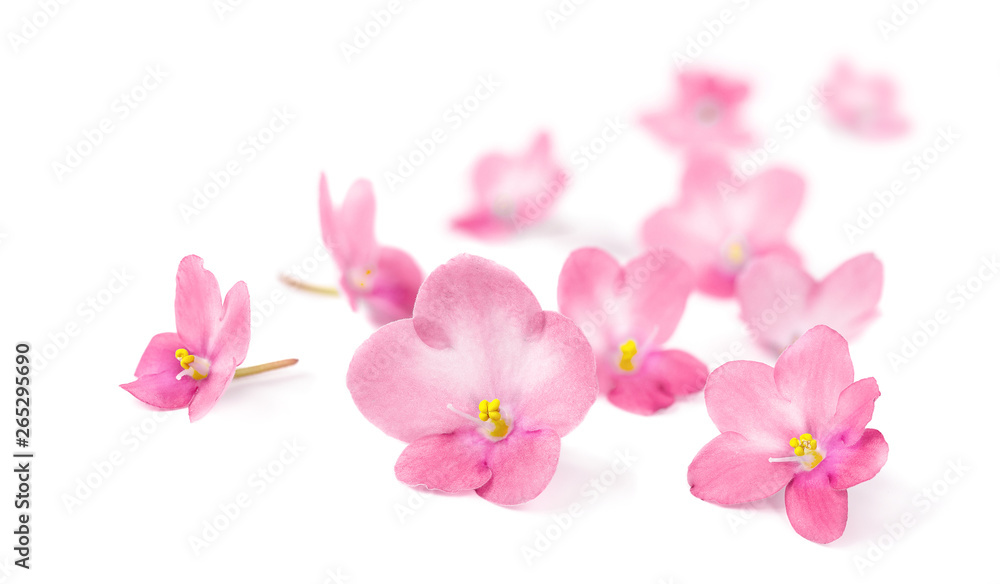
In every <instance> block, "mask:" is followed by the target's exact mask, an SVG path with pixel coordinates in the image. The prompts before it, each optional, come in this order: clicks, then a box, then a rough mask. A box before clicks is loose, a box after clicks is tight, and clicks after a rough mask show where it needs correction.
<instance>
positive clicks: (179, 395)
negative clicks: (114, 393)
mask: <svg viewBox="0 0 1000 584" xmlns="http://www.w3.org/2000/svg"><path fill="white" fill-rule="evenodd" d="M174 362H175V363H177V360H176V359H175V360H174ZM179 368H180V365H179V364H178V369H179ZM176 376H177V372H176V371H163V372H161V373H150V374H147V375H142V376H140V377H139V379H136V380H135V381H133V382H131V383H124V384H122V385H121V388H122V389H124V390H125V391H127V392H129V393H131V394H132V395H134V396H135V397H137V398H139V400H140V401H142V402H145V403H147V404H149V405H151V406H153V407H156V408H162V409H164V410H176V409H177V408H183V407H184V406H186V405H188V403H190V402H191V398H192V396H194V393H195V390H196V389H197V387H196V385H195V382H194V381H192V380H191V378H190V377H186V376H185V377H182V378H180V379H179V380H178V379H176Z"/></svg>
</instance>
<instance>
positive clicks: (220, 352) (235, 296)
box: [209, 281, 250, 365]
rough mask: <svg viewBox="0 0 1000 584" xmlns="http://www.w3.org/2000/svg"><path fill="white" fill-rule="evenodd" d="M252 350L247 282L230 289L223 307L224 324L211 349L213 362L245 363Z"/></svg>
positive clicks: (213, 340)
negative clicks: (249, 351) (248, 353)
mask: <svg viewBox="0 0 1000 584" xmlns="http://www.w3.org/2000/svg"><path fill="white" fill-rule="evenodd" d="M249 348H250V292H249V291H248V290H247V285H246V283H245V282H242V281H240V282H237V283H236V284H234V285H233V287H232V288H230V289H229V292H228V293H227V294H226V300H225V302H224V303H223V305H222V322H221V323H220V324H219V325H218V328H217V332H216V333H215V335H214V337H213V339H212V347H211V348H210V349H209V355H210V357H209V358H210V360H211V361H213V362H214V361H216V360H220V361H222V362H223V363H227V362H229V361H234V362H235V363H236V365H240V364H241V363H243V360H244V359H246V357H247V350H248V349H249Z"/></svg>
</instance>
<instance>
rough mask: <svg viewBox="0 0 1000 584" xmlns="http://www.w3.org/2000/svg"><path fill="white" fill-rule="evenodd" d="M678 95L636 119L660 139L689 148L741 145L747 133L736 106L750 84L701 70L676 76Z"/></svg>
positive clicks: (748, 138) (702, 150)
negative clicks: (670, 101) (663, 105)
mask: <svg viewBox="0 0 1000 584" xmlns="http://www.w3.org/2000/svg"><path fill="white" fill-rule="evenodd" d="M677 83H678V95H677V97H676V98H675V100H674V102H673V103H671V104H669V105H667V106H665V107H664V109H662V110H661V111H658V112H650V113H647V114H644V115H643V116H642V117H641V119H640V121H641V123H642V124H643V125H644V126H646V128H647V129H648V130H649V131H650V132H652V133H653V135H655V136H656V137H657V138H659V139H660V140H661V141H663V142H665V143H667V144H669V145H671V146H676V147H678V148H682V149H684V150H688V151H693V152H705V151H717V150H725V149H731V148H737V147H740V146H745V145H747V144H749V143H750V139H751V136H750V133H749V132H747V131H746V130H745V129H744V128H743V122H742V119H741V113H740V108H741V106H742V104H743V101H744V100H745V99H746V97H747V95H748V94H749V93H750V88H749V86H747V84H746V83H743V82H742V81H736V80H732V79H726V78H724V77H720V76H717V75H712V74H709V73H704V72H686V73H681V74H679V75H678V76H677Z"/></svg>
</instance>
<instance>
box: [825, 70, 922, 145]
mask: <svg viewBox="0 0 1000 584" xmlns="http://www.w3.org/2000/svg"><path fill="white" fill-rule="evenodd" d="M824 89H825V93H826V94H827V97H826V109H827V111H828V112H829V113H830V117H831V119H832V120H833V122H834V123H836V124H837V125H838V126H840V127H842V128H844V129H846V130H848V131H849V132H853V133H854V134H857V135H858V136H861V137H865V138H872V139H883V138H895V137H897V136H900V135H902V134H905V133H906V131H907V129H909V123H908V122H907V121H906V118H904V117H903V115H902V114H901V113H899V111H898V110H897V109H896V87H895V86H894V85H893V83H892V81H891V80H890V79H889V78H888V77H884V76H879V75H872V76H867V77H865V76H861V75H859V74H858V73H857V72H856V71H855V70H854V69H853V68H852V67H851V66H850V65H849V64H847V63H846V62H841V63H838V64H837V66H836V67H835V68H834V70H833V74H832V75H831V77H830V80H829V81H828V82H827V83H826V85H825V87H824Z"/></svg>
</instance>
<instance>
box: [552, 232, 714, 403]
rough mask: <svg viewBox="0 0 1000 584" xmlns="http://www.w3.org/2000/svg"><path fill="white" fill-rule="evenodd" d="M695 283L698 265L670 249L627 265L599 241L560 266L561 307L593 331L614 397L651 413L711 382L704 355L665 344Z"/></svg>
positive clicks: (604, 383)
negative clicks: (693, 266)
mask: <svg viewBox="0 0 1000 584" xmlns="http://www.w3.org/2000/svg"><path fill="white" fill-rule="evenodd" d="M693 289H694V275H693V274H692V273H691V269H690V268H688V267H687V266H686V265H685V264H684V263H683V262H681V261H680V260H678V259H677V258H675V257H674V256H672V255H670V254H669V253H665V252H662V251H650V252H646V253H645V254H643V255H641V256H639V257H637V258H635V259H634V260H632V261H630V262H629V263H628V264H626V265H625V267H624V268H623V267H621V266H619V265H618V262H617V261H615V259H614V258H613V257H611V256H610V255H609V254H608V253H606V252H604V251H602V250H599V249H595V248H584V249H578V250H576V251H574V252H573V253H572V254H570V256H569V258H568V259H567V260H566V264H565V265H563V268H562V272H561V273H560V274H559V292H558V294H559V311H560V312H562V313H563V314H565V315H566V316H568V317H570V318H571V319H573V322H575V323H576V324H577V325H578V326H579V327H580V328H581V329H582V330H583V332H584V334H585V335H587V339H588V340H589V341H590V345H591V346H592V347H593V350H594V355H595V356H596V358H597V376H598V379H599V380H600V385H601V390H602V391H604V392H605V393H607V394H608V399H609V400H610V401H611V403H613V404H615V405H616V406H618V407H620V408H622V409H624V410H627V411H629V412H632V413H636V414H642V415H647V416H648V415H650V414H653V413H656V412H657V411H659V410H662V409H663V408H666V407H667V406H669V405H670V404H672V403H674V399H675V398H676V397H677V396H679V395H685V394H689V393H694V392H697V391H700V390H701V388H702V387H703V386H704V385H705V377H706V376H707V375H708V370H707V369H706V367H705V365H704V364H703V363H702V362H700V361H698V360H697V359H695V358H694V357H692V356H691V355H689V354H687V353H685V352H683V351H677V350H662V349H660V346H661V345H663V343H665V342H666V341H667V339H669V338H670V335H672V334H673V332H674V329H675V328H677V322H678V321H679V320H680V318H681V314H683V313H684V306H685V305H686V304H687V299H688V296H690V295H691V291H692V290H693Z"/></svg>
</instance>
